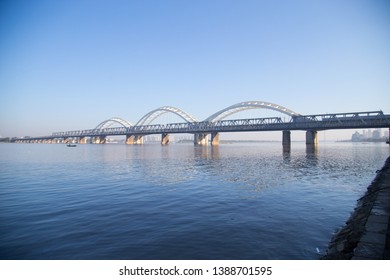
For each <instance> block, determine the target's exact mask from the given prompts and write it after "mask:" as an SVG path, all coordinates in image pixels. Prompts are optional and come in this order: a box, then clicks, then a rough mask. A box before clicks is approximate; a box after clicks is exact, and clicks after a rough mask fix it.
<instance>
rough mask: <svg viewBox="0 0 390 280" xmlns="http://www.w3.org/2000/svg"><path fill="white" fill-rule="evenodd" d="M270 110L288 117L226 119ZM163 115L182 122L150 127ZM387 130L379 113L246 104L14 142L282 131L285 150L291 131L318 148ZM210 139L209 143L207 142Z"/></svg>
mask: <svg viewBox="0 0 390 280" xmlns="http://www.w3.org/2000/svg"><path fill="white" fill-rule="evenodd" d="M255 108H260V109H270V110H273V111H276V112H279V113H282V114H284V115H286V116H288V118H287V120H286V119H285V118H284V119H283V120H282V118H280V117H269V118H253V119H226V118H227V117H228V116H230V115H233V114H235V113H237V112H240V111H244V110H249V109H255ZM166 113H173V114H175V115H177V116H179V117H180V118H182V119H183V120H184V121H185V122H182V123H169V124H151V123H152V122H153V121H154V120H155V119H157V118H158V117H160V116H161V115H163V114H166ZM367 128H389V133H390V115H388V114H384V113H383V112H382V111H369V112H353V113H336V114H318V115H301V114H298V113H296V112H294V111H292V110H290V109H287V108H285V107H283V106H280V105H277V104H274V103H269V102H264V101H249V102H242V103H238V104H235V105H232V106H229V107H227V108H225V109H223V110H220V111H218V112H216V113H215V114H213V115H211V116H210V117H208V118H206V119H205V120H203V121H199V120H198V119H196V118H195V117H193V116H191V115H190V114H188V113H186V112H184V111H182V110H181V109H178V108H175V107H171V106H165V107H161V108H158V109H155V110H152V111H150V112H149V113H147V114H146V115H144V116H143V117H142V118H141V119H140V120H139V121H138V122H137V123H136V124H134V125H133V124H132V123H131V122H129V121H127V120H125V119H122V118H119V117H115V118H110V119H108V120H105V121H103V122H101V123H99V124H98V125H97V126H96V127H95V128H94V129H87V130H75V131H64V132H54V133H52V134H51V135H47V136H39V137H28V138H16V139H15V142H17V143H79V144H86V143H93V144H104V143H106V137H108V136H120V135H122V136H126V144H129V145H134V144H143V136H146V135H154V134H160V135H161V144H162V145H167V144H168V143H169V135H170V134H181V133H186V134H188V133H189V134H193V135H194V144H195V145H208V143H209V142H210V144H211V145H213V146H216V145H219V134H220V133H223V132H248V131H282V144H283V146H284V147H285V148H286V150H288V147H289V146H290V144H291V131H295V130H302V131H306V144H308V145H316V144H318V137H317V132H318V131H321V130H331V129H332V130H333V129H367ZM209 137H210V139H209Z"/></svg>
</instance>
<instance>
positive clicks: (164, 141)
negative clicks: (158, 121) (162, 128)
mask: <svg viewBox="0 0 390 280" xmlns="http://www.w3.org/2000/svg"><path fill="white" fill-rule="evenodd" d="M168 144H169V134H168V133H163V134H162V135H161V145H168Z"/></svg>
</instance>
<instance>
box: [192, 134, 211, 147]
mask: <svg viewBox="0 0 390 280" xmlns="http://www.w3.org/2000/svg"><path fill="white" fill-rule="evenodd" d="M194 144H195V145H197V146H207V144H208V136H207V134H206V133H197V134H194Z"/></svg>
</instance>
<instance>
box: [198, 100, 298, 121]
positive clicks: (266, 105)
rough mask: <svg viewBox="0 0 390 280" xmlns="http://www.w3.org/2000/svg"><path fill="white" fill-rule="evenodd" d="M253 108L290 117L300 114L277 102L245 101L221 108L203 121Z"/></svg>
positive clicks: (217, 119) (220, 118) (221, 117)
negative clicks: (268, 110)
mask: <svg viewBox="0 0 390 280" xmlns="http://www.w3.org/2000/svg"><path fill="white" fill-rule="evenodd" d="M255 108H262V109H270V110H273V111H277V112H280V113H283V114H286V115H288V116H290V117H292V116H299V115H300V114H298V113H296V112H294V111H292V110H290V109H287V108H286V107H283V106H281V105H278V104H274V103H270V102H265V101H247V102H241V103H237V104H234V105H232V106H229V107H227V108H225V109H222V110H220V111H218V112H216V113H215V114H213V115H211V116H210V117H208V118H207V119H205V121H209V122H216V121H219V120H222V119H224V118H226V117H228V116H230V115H233V114H235V113H238V112H240V111H244V110H250V109H255Z"/></svg>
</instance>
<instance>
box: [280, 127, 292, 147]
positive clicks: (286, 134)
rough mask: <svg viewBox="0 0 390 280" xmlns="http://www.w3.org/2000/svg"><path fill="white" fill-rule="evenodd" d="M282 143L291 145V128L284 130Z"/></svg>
mask: <svg viewBox="0 0 390 280" xmlns="http://www.w3.org/2000/svg"><path fill="white" fill-rule="evenodd" d="M282 145H283V146H290V145H291V131H290V130H283V136H282Z"/></svg>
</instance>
